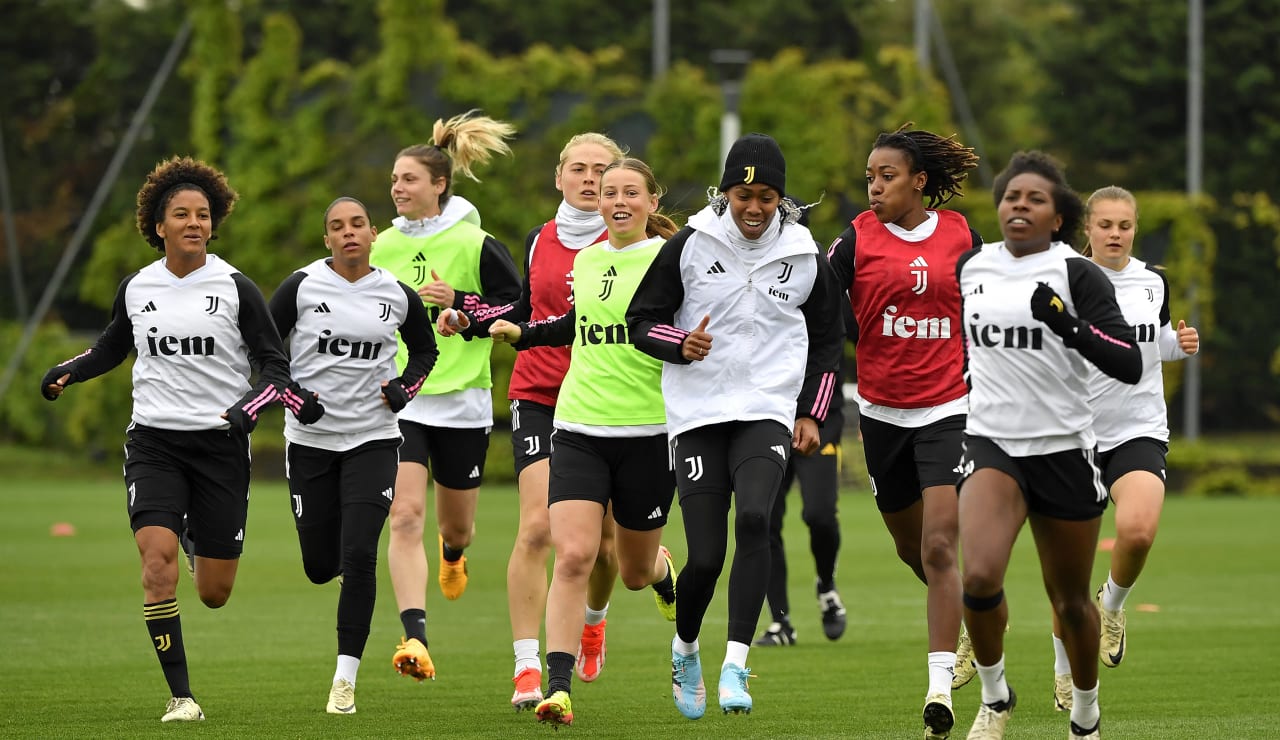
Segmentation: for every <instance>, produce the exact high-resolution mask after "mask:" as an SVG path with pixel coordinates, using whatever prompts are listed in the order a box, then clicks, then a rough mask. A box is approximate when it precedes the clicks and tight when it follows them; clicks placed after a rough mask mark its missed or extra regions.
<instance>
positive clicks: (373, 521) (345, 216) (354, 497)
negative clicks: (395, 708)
mask: <svg viewBox="0 0 1280 740" xmlns="http://www.w3.org/2000/svg"><path fill="white" fill-rule="evenodd" d="M324 228H325V231H324V243H325V246H326V247H328V248H329V252H330V256H329V257H326V258H323V259H319V260H316V261H315V262H312V263H311V264H309V265H307V266H306V267H304V268H302V269H301V270H299V271H298V272H295V273H293V274H292V275H290V276H289V277H288V278H286V279H285V281H284V282H283V283H282V284H281V285H280V287H279V289H277V290H276V292H275V294H274V295H273V296H272V297H271V315H272V318H274V319H275V324H276V328H277V329H279V331H280V335H281V336H282V337H285V338H286V339H288V340H289V350H290V356H291V362H290V369H291V371H292V374H293V379H294V382H293V383H292V384H291V385H290V386H289V388H288V389H287V390H286V391H285V392H284V394H283V395H282V396H281V400H282V402H283V403H284V405H285V407H287V408H288V409H289V410H290V411H292V412H293V417H294V418H289V417H286V418H285V427H284V436H285V439H286V440H287V442H288V444H287V445H286V459H287V462H288V464H287V466H286V467H285V472H286V475H287V477H288V479H289V494H290V502H291V504H292V509H293V520H294V524H295V525H296V526H297V530H298V544H299V545H300V546H301V549H302V568H303V571H305V572H306V574H307V578H309V579H310V580H311V582H312V583H316V584H322V583H328V582H329V581H331V580H333V579H334V578H336V577H338V576H342V578H341V579H340V580H339V592H338V665H337V668H336V669H335V671H334V676H333V685H332V686H331V687H330V691H329V703H328V705H327V706H326V708H325V709H326V711H328V712H329V713H330V714H355V711H356V699H355V689H356V674H357V672H358V671H359V669H360V658H361V656H362V655H363V654H364V647H365V643H366V642H367V641H368V639H369V623H370V621H371V619H372V618H373V605H374V598H375V596H376V594H377V586H378V539H379V538H380V537H381V536H382V526H383V524H385V523H386V520H387V511H388V510H389V509H390V508H391V500H392V497H393V495H394V493H393V492H394V489H395V479H396V465H397V462H398V460H399V448H400V428H399V426H398V424H397V423H396V412H397V411H399V410H400V409H402V408H404V406H405V404H406V403H408V402H409V401H410V400H411V399H412V398H413V397H414V395H416V394H417V391H418V389H419V388H421V387H422V382H423V380H424V379H425V378H426V376H427V373H429V372H430V371H431V366H432V365H433V364H434V363H435V359H436V354H437V352H436V341H435V337H434V335H433V334H432V331H431V322H430V320H429V319H428V318H427V312H426V309H425V308H423V305H422V300H421V299H419V298H418V296H417V294H416V293H414V292H413V289H412V288H410V287H408V286H407V285H405V284H403V283H401V282H399V281H397V280H396V279H395V278H394V277H392V275H391V274H390V273H388V272H387V271H385V270H379V269H376V268H373V267H371V266H370V265H369V249H370V246H371V245H372V244H373V240H374V237H376V236H377V234H378V230H377V228H376V227H375V226H374V225H373V223H372V222H371V221H370V219H369V211H368V209H367V208H365V206H364V204H363V203H361V202H360V201H358V200H356V199H355V198H347V197H343V198H338V199H337V200H335V201H334V202H333V203H332V204H330V205H329V208H328V209H327V210H326V211H325V214H324ZM397 332H399V335H400V338H401V339H402V340H403V342H404V344H405V346H406V348H407V349H408V362H407V363H406V365H405V369H404V372H403V373H401V374H400V375H399V376H398V377H397V374H396V365H395V355H396V333H397ZM321 399H324V400H323V402H322V401H321ZM323 404H327V406H325V405H323ZM326 408H327V413H325V409H326ZM321 414H323V418H320V416H321ZM304 424H310V426H303V425H304Z"/></svg>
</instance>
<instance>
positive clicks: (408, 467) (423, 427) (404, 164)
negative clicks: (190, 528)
mask: <svg viewBox="0 0 1280 740" xmlns="http://www.w3.org/2000/svg"><path fill="white" fill-rule="evenodd" d="M513 133H514V131H513V129H512V128H511V126H509V125H508V124H506V123H502V122H501V121H495V120H493V119H491V118H487V117H484V116H474V115H472V114H471V113H467V114H463V115H460V116H455V117H453V118H450V119H449V120H448V121H439V120H438V121H436V123H435V129H434V131H433V132H432V141H433V143H431V144H422V145H416V146H411V147H409V148H407V149H404V150H402V151H401V152H400V153H399V154H398V155H396V161H395V166H394V169H393V171H392V173H391V199H392V201H393V202H394V203H395V206H396V212H397V213H398V214H399V216H397V217H396V218H395V220H393V221H392V222H391V228H390V229H387V230H386V231H383V232H382V233H381V234H379V236H378V239H377V241H376V243H375V244H374V245H373V254H372V257H371V258H370V261H371V263H372V264H373V266H374V267H380V268H382V269H385V270H387V271H388V272H390V273H391V274H392V275H394V276H395V277H396V278H397V279H399V280H400V281H401V282H403V283H405V284H406V285H408V286H409V287H411V288H413V289H414V290H416V291H417V293H418V295H419V296H421V298H422V300H423V301H424V302H426V303H428V304H430V306H431V307H430V308H429V309H428V315H429V317H430V318H431V319H432V320H433V321H434V320H435V318H436V317H437V316H438V315H439V313H440V310H441V309H442V308H464V307H469V306H475V305H479V304H482V303H488V304H500V303H506V302H508V301H511V300H514V299H515V298H516V296H517V295H519V291H520V277H519V275H518V274H517V273H516V266H515V263H514V262H513V261H512V260H511V254H510V253H509V252H508V251H507V248H506V247H505V246H503V245H502V243H501V242H499V241H498V240H496V239H494V238H493V237H492V236H490V235H489V234H487V233H485V232H484V231H483V230H481V228H480V226H479V222H480V214H479V213H478V212H477V211H476V209H475V206H473V205H471V204H470V203H468V202H467V201H466V200H465V199H463V198H462V197H461V196H457V195H453V174H454V172H455V171H457V172H459V173H461V174H463V175H466V176H468V177H471V178H473V179H475V175H474V174H472V172H471V167H472V165H473V164H476V163H484V162H487V161H488V160H489V158H490V157H491V156H492V155H493V154H494V153H502V154H505V153H507V152H509V151H510V150H509V149H508V147H507V144H506V141H505V139H507V138H509V137H510V136H512V134H513ZM492 346H493V345H492V342H490V341H489V340H488V339H480V340H477V341H471V342H467V341H464V340H463V339H462V338H461V337H450V338H441V339H440V340H439V343H438V348H439V351H440V357H439V361H438V362H437V364H436V369H435V370H434V371H433V372H432V373H431V376H430V377H428V378H427V380H426V382H425V383H423V386H422V388H421V389H420V390H419V392H418V395H417V397H416V398H414V399H413V400H412V401H411V402H410V403H409V404H408V405H407V406H405V407H404V409H403V410H401V411H400V432H401V434H402V435H403V436H404V442H403V444H402V445H401V447H400V467H399V471H398V472H397V474H396V486H395V488H396V491H395V499H394V501H392V503H391V537H390V542H389V543H388V545H387V564H388V566H389V568H390V571H391V586H392V588H393V589H394V591H395V594H396V605H397V607H398V608H399V610H400V622H401V625H402V626H403V627H404V634H405V638H404V641H403V642H401V643H400V645H399V646H398V647H397V648H396V652H395V655H394V656H393V657H392V664H393V665H394V666H395V669H396V670H397V671H399V672H400V673H401V674H402V675H405V676H412V677H413V678H416V679H418V680H419V681H422V680H423V679H425V678H431V677H433V676H434V675H435V665H434V664H433V663H432V662H431V656H430V654H429V653H428V652H427V612H426V603H427V602H426V598H427V595H426V583H427V554H426V549H425V547H424V546H423V542H422V536H423V529H424V525H425V521H426V503H427V481H428V468H429V469H430V473H431V475H433V476H434V477H435V493H436V525H437V527H438V529H439V534H438V536H437V541H438V543H439V548H440V567H439V573H438V580H439V582H440V591H441V593H443V594H444V597H445V598H446V599H457V598H458V597H460V596H461V595H462V592H463V591H465V590H466V587H467V561H466V556H465V555H463V550H464V549H465V548H466V547H467V545H468V544H470V543H471V536H472V532H473V530H474V528H475V515H476V502H477V499H478V498H479V496H480V482H481V479H482V478H483V476H484V459H485V453H486V451H487V450H488V448H489V430H490V428H491V427H492V426H493V398H492V392H491V391H490V388H491V386H492V379H491V376H490V370H489V351H490V349H491V348H492ZM405 354H406V349H405V347H404V346H401V348H400V352H399V354H398V355H397V358H396V364H397V367H400V368H403V367H404V366H405Z"/></svg>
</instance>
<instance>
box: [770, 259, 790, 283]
mask: <svg viewBox="0 0 1280 740" xmlns="http://www.w3.org/2000/svg"><path fill="white" fill-rule="evenodd" d="M774 279H775V280H777V281H778V282H779V283H785V282H787V281H788V280H790V279H791V263H790V262H787V261H785V260H784V261H783V263H782V272H780V273H778V277H776V278H774Z"/></svg>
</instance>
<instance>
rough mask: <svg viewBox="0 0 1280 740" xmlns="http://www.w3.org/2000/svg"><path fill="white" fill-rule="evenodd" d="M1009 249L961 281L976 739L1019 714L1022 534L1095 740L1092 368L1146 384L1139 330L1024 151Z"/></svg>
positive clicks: (1071, 205) (1006, 181) (1062, 190)
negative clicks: (1013, 617)
mask: <svg viewBox="0 0 1280 740" xmlns="http://www.w3.org/2000/svg"><path fill="white" fill-rule="evenodd" d="M992 194H993V196H994V200H995V204H996V213H997V215H998V217H999V221H1000V229H1001V232H1002V233H1003V235H1004V241H1002V242H996V243H995V244H984V245H983V246H982V248H981V249H979V250H974V251H972V252H969V253H968V254H966V255H965V256H964V257H962V258H961V259H960V262H959V264H958V266H957V268H956V272H957V276H958V278H959V283H960V295H961V297H962V301H963V305H962V315H963V316H964V336H965V352H966V357H967V360H968V372H969V374H968V380H969V384H970V392H969V415H968V418H967V419H966V422H965V435H964V448H963V455H962V457H961V459H960V484H959V487H960V550H961V552H963V553H964V566H963V581H964V618H965V624H966V625H967V626H968V629H969V636H970V638H971V639H972V641H973V655H974V659H975V661H976V663H977V670H978V677H979V678H980V679H981V680H982V706H981V707H979V708H978V714H977V717H976V718H975V719H974V722H973V727H972V728H971V729H970V731H969V738H970V740H999V739H1000V738H1003V737H1004V731H1005V726H1006V725H1007V724H1008V722H1009V717H1010V715H1011V714H1012V713H1013V709H1014V707H1015V706H1016V705H1017V695H1016V694H1015V693H1014V691H1013V689H1012V688H1011V687H1010V686H1009V683H1008V681H1007V680H1006V679H1005V666H1004V632H1005V625H1006V624H1007V622H1008V614H1009V607H1008V603H1007V602H1006V601H1005V598H1004V579H1005V574H1006V572H1007V571H1008V567H1009V558H1010V556H1011V555H1012V552H1013V543H1014V541H1015V540H1016V539H1017V537H1018V533H1019V532H1020V531H1021V530H1022V527H1023V525H1024V524H1027V523H1029V524H1030V526H1031V534H1032V535H1033V537H1034V538H1035V543H1036V550H1037V553H1038V554H1039V559H1040V569H1041V571H1042V573H1043V576H1044V586H1045V591H1046V593H1047V595H1048V597H1049V603H1050V604H1051V605H1052V606H1053V610H1054V613H1055V615H1056V617H1057V619H1058V622H1059V624H1060V625H1062V628H1063V638H1064V641H1065V642H1066V646H1067V655H1068V657H1069V658H1070V662H1071V670H1072V674H1073V679H1074V681H1075V688H1073V689H1072V692H1073V699H1074V706H1073V708H1072V710H1071V723H1070V724H1071V727H1070V737H1073V738H1098V737H1100V730H1099V726H1100V719H1099V710H1098V660H1097V655H1098V634H1099V633H1098V610H1097V608H1096V607H1095V606H1094V604H1093V599H1092V597H1091V594H1090V589H1089V579H1090V578H1091V574H1092V570H1093V559H1094V554H1095V552H1096V550H1097V547H1098V530H1099V525H1100V523H1101V521H1102V512H1103V510H1104V509H1105V508H1106V505H1107V492H1106V489H1104V488H1103V486H1102V480H1101V478H1102V475H1101V471H1099V470H1098V467H1097V465H1096V464H1095V449H1096V441H1095V437H1094V433H1093V412H1092V411H1091V410H1090V408H1089V396H1090V395H1091V391H1092V389H1091V388H1090V386H1089V373H1090V366H1096V367H1097V368H1098V369H1099V370H1101V371H1102V372H1104V373H1106V374H1107V375H1109V376H1111V377H1113V378H1116V379H1117V380H1120V381H1121V382H1123V383H1127V384H1134V383H1137V382H1138V380H1139V379H1140V378H1141V377H1142V354H1141V351H1140V350H1139V349H1138V345H1137V344H1136V342H1135V340H1134V331H1133V328H1132V327H1131V326H1129V324H1128V323H1127V322H1126V321H1125V319H1124V315H1123V314H1122V313H1121V312H1120V307H1119V305H1117V304H1116V299H1115V290H1114V288H1112V287H1111V283H1110V281H1108V280H1107V279H1106V277H1105V276H1103V274H1102V271H1101V269H1100V268H1099V267H1098V266H1097V265H1095V264H1093V263H1092V262H1090V261H1089V260H1088V259H1086V258H1084V257H1082V256H1081V255H1080V254H1079V253H1077V252H1076V251H1075V250H1074V249H1072V247H1071V245H1070V244H1069V243H1068V242H1067V241H1066V240H1069V239H1070V238H1071V237H1072V235H1073V234H1074V233H1075V232H1076V230H1078V229H1079V226H1080V220H1081V216H1082V213H1083V210H1084V206H1083V204H1082V203H1081V202H1080V199H1079V197H1078V196H1076V194H1075V193H1074V192H1072V190H1071V189H1070V187H1069V186H1068V185H1067V181H1066V177H1065V176H1064V175H1063V174H1062V170H1061V168H1060V167H1059V166H1058V165H1057V163H1056V162H1054V161H1053V160H1052V159H1051V158H1049V157H1048V156H1047V155H1045V154H1043V153H1041V152H1018V153H1017V154H1014V155H1013V157H1012V159H1010V161H1009V165H1008V167H1006V168H1005V170H1004V171H1003V172H1001V173H1000V174H999V175H998V176H997V177H996V180H995V186H994V188H993V193H992Z"/></svg>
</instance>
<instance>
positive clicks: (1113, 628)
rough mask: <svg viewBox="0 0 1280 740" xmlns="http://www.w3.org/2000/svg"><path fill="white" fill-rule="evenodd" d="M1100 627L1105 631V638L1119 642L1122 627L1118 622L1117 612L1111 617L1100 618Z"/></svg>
mask: <svg viewBox="0 0 1280 740" xmlns="http://www.w3.org/2000/svg"><path fill="white" fill-rule="evenodd" d="M1102 628H1103V630H1104V631H1105V632H1106V633H1107V639H1108V640H1110V641H1112V642H1119V641H1120V636H1121V635H1123V634H1124V627H1123V626H1122V625H1121V624H1120V614H1119V613H1117V614H1116V616H1115V617H1113V618H1111V619H1104V620H1102Z"/></svg>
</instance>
